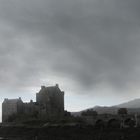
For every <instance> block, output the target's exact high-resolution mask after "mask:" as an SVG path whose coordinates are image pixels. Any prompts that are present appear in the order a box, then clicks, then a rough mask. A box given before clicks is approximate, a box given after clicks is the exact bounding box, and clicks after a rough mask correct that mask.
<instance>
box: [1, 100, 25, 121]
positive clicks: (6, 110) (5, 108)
mask: <svg viewBox="0 0 140 140" xmlns="http://www.w3.org/2000/svg"><path fill="white" fill-rule="evenodd" d="M22 111H23V102H22V101H21V100H20V99H12V100H8V99H5V100H4V102H3V103H2V121H3V122H5V121H8V118H9V116H11V115H13V114H18V113H21V112H22Z"/></svg>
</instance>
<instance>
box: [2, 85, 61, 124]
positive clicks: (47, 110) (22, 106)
mask: <svg viewBox="0 0 140 140" xmlns="http://www.w3.org/2000/svg"><path fill="white" fill-rule="evenodd" d="M22 114H23V115H28V116H29V115H30V116H36V117H37V118H39V119H47V118H52V117H56V118H58V117H62V116H63V115H64V92H63V91H61V90H60V88H59V86H58V84H56V85H55V86H51V87H45V86H41V89H40V91H39V92H38V93H36V102H33V101H32V100H30V102H28V103H24V102H23V101H22V99H21V98H18V99H7V98H6V99H4V101H3V103H2V122H9V121H10V119H9V118H10V117H11V116H12V115H22Z"/></svg>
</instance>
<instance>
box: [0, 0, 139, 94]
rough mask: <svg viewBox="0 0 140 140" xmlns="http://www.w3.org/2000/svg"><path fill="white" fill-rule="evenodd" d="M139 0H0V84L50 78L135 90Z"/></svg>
mask: <svg viewBox="0 0 140 140" xmlns="http://www.w3.org/2000/svg"><path fill="white" fill-rule="evenodd" d="M139 6H140V1H139V0H133V1H132V0H30V1H28V0H24V1H23V0H6V1H5V0H1V1H0V88H1V89H11V88H12V89H14V90H16V89H19V88H21V89H26V88H28V89H30V88H32V87H36V86H39V85H40V84H42V81H44V82H45V81H46V84H47V82H50V84H51V82H52V81H53V82H58V83H59V82H60V83H61V84H64V87H65V88H66V89H67V90H73V89H74V91H75V93H74V94H87V92H88V93H89V94H94V96H95V95H96V94H97V93H96V92H94V90H95V89H98V90H99V91H100V89H101V90H102V88H104V87H107V88H108V89H112V91H113V92H112V94H116V92H117V91H119V92H117V93H118V94H119V93H121V94H122V93H123V94H126V93H127V91H130V89H133V88H134V89H135V90H139V85H140V78H139V77H140V55H139V54H140V9H139ZM50 79H51V81H49V80H50ZM71 92H72V91H71ZM8 94H10V93H7V95H8ZM13 94H14V93H13ZM129 94H130V93H129ZM133 94H134V96H135V93H133ZM3 96H4V95H3Z"/></svg>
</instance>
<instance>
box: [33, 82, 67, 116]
mask: <svg viewBox="0 0 140 140" xmlns="http://www.w3.org/2000/svg"><path fill="white" fill-rule="evenodd" d="M36 102H37V103H38V104H39V106H40V113H41V114H44V115H46V117H52V116H62V115H63V113H64V92H63V91H61V90H60V88H59V86H58V84H56V85H55V86H51V87H45V86H41V90H40V91H39V93H37V94H36Z"/></svg>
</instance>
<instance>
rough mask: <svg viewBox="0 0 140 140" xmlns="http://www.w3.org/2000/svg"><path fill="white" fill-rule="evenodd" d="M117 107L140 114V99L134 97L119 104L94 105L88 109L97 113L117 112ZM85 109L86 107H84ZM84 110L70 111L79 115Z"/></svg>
mask: <svg viewBox="0 0 140 140" xmlns="http://www.w3.org/2000/svg"><path fill="white" fill-rule="evenodd" d="M119 108H127V110H128V113H130V114H131V113H138V114H140V99H135V100H131V101H128V102H125V103H122V104H119V105H115V106H110V107H107V106H95V107H93V108H88V109H92V110H95V111H97V112H98V114H105V113H106V114H117V111H118V109H119ZM86 110H87V109H86ZM83 111H85V110H82V111H79V112H72V113H71V114H72V115H74V116H80V115H81V113H82V112H83Z"/></svg>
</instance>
